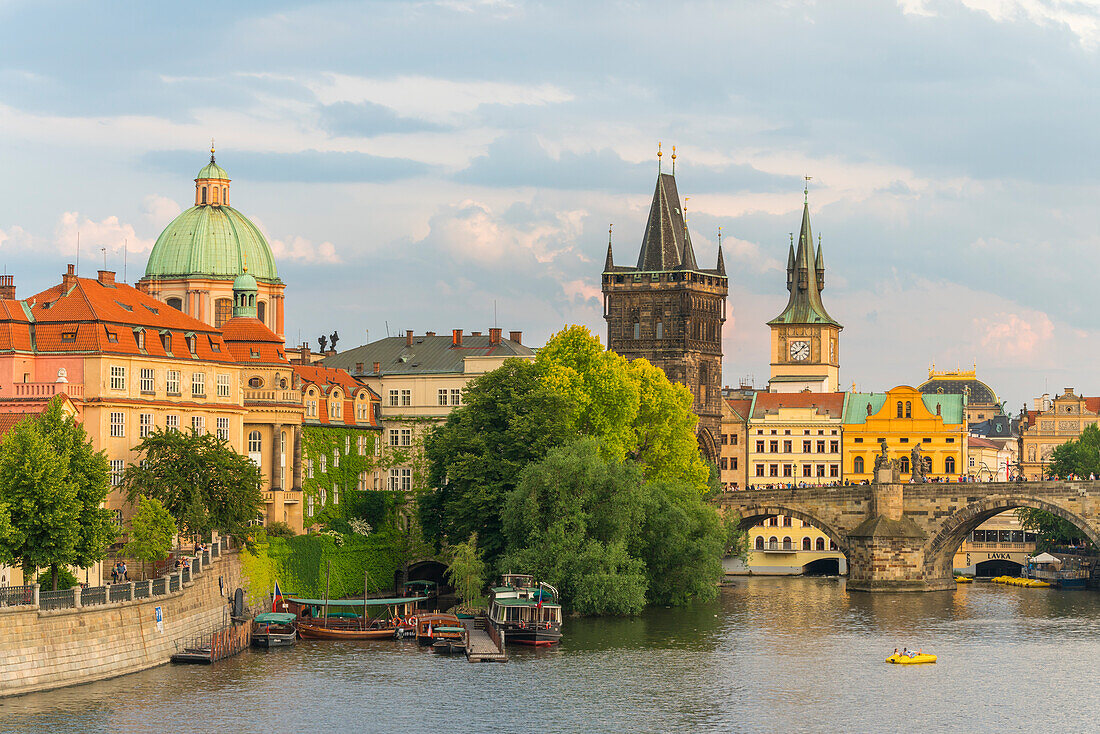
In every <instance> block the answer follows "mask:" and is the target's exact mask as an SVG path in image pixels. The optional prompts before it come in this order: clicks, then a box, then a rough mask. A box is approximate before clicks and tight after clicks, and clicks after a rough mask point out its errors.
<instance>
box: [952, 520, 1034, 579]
mask: <svg viewBox="0 0 1100 734" xmlns="http://www.w3.org/2000/svg"><path fill="white" fill-rule="evenodd" d="M1035 540H1036V538H1035V534H1034V533H1031V532H1028V531H1025V530H1024V529H1023V527H1022V526H1021V525H1020V521H1019V519H1018V518H1017V517H1016V511H1015V510H1009V511H1008V512H1002V513H1001V514H999V515H994V516H993V517H991V518H989V519H988V520H986V521H985V522H983V523H982V524H981V525H979V526H978V527H977V528H976V529H975V530H973V531H972V532H971V533H970V534H968V535H967V536H966V540H964V541H963V544H962V546H960V547H959V550H958V551H957V552H956V553H955V561H954V568H955V572H956V573H961V574H965V575H967V576H981V577H993V576H1002V575H1006V574H1007V575H1009V576H1018V575H1019V573H1020V570H1021V569H1022V568H1023V566H1024V565H1025V564H1026V558H1027V557H1028V556H1033V555H1035Z"/></svg>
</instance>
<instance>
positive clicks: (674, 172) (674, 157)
mask: <svg viewBox="0 0 1100 734" xmlns="http://www.w3.org/2000/svg"><path fill="white" fill-rule="evenodd" d="M672 175H673V176H675V175H676V146H675V145H674V146H672Z"/></svg>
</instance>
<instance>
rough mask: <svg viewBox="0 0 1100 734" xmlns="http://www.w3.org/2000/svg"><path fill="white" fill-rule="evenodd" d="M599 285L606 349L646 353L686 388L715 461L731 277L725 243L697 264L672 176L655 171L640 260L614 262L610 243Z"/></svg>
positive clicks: (707, 449) (630, 356)
mask: <svg viewBox="0 0 1100 734" xmlns="http://www.w3.org/2000/svg"><path fill="white" fill-rule="evenodd" d="M602 287H603V299H604V319H605V320H606V321H607V347H608V349H610V350H612V351H614V352H617V353H619V354H621V355H622V356H624V357H626V358H627V359H637V358H639V357H641V358H644V359H646V360H648V361H649V362H651V363H653V364H654V365H656V366H657V367H660V368H661V369H662V370H663V371H664V372H665V374H666V375H667V376H668V378H669V380H671V381H672V382H679V383H682V384H684V385H686V386H687V387H688V389H689V390H690V391H691V394H692V396H693V397H694V402H693V409H694V411H695V414H696V415H698V416H699V426H698V436H699V444H700V446H701V447H702V449H703V453H704V455H705V456H706V458H707V459H708V460H709V461H711V462H715V463H717V461H718V458H719V447H720V442H719V437H720V436H721V422H722V325H723V323H725V320H726V295H727V292H728V279H727V277H726V268H725V264H724V262H723V259H722V248H721V244H719V247H718V260H717V265H716V266H715V267H714V268H713V269H706V268H701V267H699V264H698V262H697V261H696V258H695V251H694V249H693V247H692V243H691V234H690V233H689V232H688V228H687V222H686V220H685V218H684V212H683V210H682V208H681V204H680V196H679V193H678V192H677V190H676V178H675V176H674V175H672V174H667V173H658V175H657V185H656V188H655V190H654V192H653V202H652V204H651V205H650V210H649V220H648V222H647V224H646V229H645V235H644V236H643V238H642V246H641V250H640V252H639V253H638V260H637V263H636V264H635V265H633V266H627V265H616V264H615V262H614V257H613V255H612V251H611V243H610V241H609V242H608V245H607V258H606V260H605V263H604V269H603V277H602Z"/></svg>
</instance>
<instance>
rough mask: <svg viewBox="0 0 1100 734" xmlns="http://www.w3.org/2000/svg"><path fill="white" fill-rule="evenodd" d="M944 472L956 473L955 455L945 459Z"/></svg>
mask: <svg viewBox="0 0 1100 734" xmlns="http://www.w3.org/2000/svg"><path fill="white" fill-rule="evenodd" d="M943 473H944V474H954V473H955V457H954V456H948V457H947V458H946V459H944V460H943Z"/></svg>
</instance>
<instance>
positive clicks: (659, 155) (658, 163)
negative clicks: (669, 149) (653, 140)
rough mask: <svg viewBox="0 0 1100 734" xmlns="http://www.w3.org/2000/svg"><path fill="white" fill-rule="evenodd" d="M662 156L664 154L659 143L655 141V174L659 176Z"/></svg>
mask: <svg viewBox="0 0 1100 734" xmlns="http://www.w3.org/2000/svg"><path fill="white" fill-rule="evenodd" d="M662 155H664V153H662V152H661V141H660V140H658V141H657V173H658V174H660V172H661V156H662Z"/></svg>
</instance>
